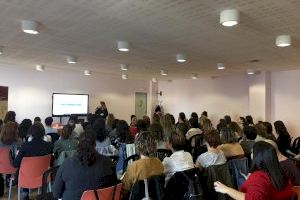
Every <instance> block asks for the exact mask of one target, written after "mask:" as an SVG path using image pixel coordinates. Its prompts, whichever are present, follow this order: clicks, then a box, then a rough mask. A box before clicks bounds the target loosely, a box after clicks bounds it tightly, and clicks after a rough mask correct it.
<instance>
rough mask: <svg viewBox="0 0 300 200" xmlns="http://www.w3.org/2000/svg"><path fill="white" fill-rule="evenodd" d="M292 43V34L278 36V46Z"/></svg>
mask: <svg viewBox="0 0 300 200" xmlns="http://www.w3.org/2000/svg"><path fill="white" fill-rule="evenodd" d="M291 43H292V38H291V36H290V35H279V36H277V37H276V46H278V47H287V46H290V45H291Z"/></svg>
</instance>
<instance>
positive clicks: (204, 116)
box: [199, 111, 208, 129]
mask: <svg viewBox="0 0 300 200" xmlns="http://www.w3.org/2000/svg"><path fill="white" fill-rule="evenodd" d="M207 117H208V116H207V112H206V111H203V112H202V113H201V116H200V118H199V123H200V128H201V129H202V127H203V122H204V120H205V119H207Z"/></svg>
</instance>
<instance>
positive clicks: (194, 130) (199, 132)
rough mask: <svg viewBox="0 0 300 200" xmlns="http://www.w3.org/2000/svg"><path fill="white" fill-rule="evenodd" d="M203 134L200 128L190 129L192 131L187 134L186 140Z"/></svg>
mask: <svg viewBox="0 0 300 200" xmlns="http://www.w3.org/2000/svg"><path fill="white" fill-rule="evenodd" d="M197 134H202V131H201V130H200V128H190V130H189V131H188V132H187V133H186V134H185V138H186V139H187V140H189V139H190V138H191V137H192V136H194V135H197Z"/></svg>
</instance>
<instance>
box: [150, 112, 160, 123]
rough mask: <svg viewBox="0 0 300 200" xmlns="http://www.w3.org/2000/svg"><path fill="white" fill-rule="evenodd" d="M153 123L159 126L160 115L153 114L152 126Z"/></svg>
mask: <svg viewBox="0 0 300 200" xmlns="http://www.w3.org/2000/svg"><path fill="white" fill-rule="evenodd" d="M154 123H158V124H160V115H159V114H157V113H154V114H153V116H152V124H154Z"/></svg>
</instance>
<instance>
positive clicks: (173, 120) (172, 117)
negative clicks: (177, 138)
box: [167, 114, 175, 126]
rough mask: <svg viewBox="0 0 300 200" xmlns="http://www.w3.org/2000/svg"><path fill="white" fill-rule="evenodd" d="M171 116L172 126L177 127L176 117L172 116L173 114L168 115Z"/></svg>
mask: <svg viewBox="0 0 300 200" xmlns="http://www.w3.org/2000/svg"><path fill="white" fill-rule="evenodd" d="M167 115H169V117H170V119H171V122H172V125H173V126H175V117H174V115H171V114H167Z"/></svg>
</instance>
